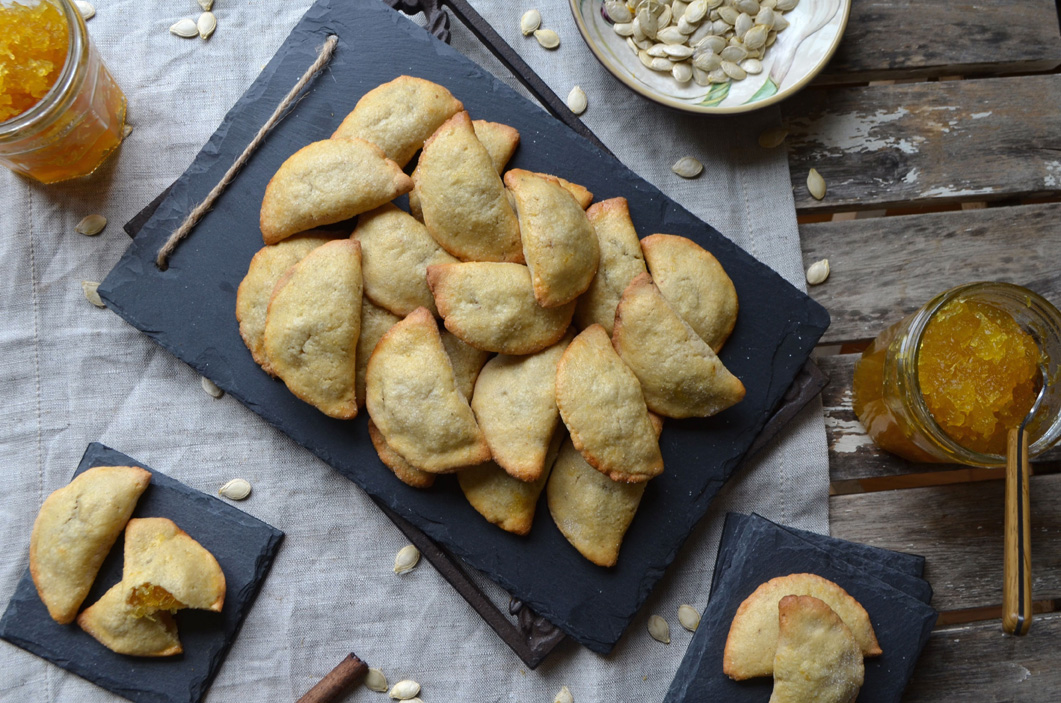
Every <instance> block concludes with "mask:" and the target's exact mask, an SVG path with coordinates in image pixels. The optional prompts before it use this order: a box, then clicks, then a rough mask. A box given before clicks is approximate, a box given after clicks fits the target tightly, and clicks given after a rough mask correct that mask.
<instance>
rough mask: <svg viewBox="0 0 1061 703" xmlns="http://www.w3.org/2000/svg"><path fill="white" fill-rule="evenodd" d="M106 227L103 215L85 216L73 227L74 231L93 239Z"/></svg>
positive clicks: (105, 219)
mask: <svg viewBox="0 0 1061 703" xmlns="http://www.w3.org/2000/svg"><path fill="white" fill-rule="evenodd" d="M106 226H107V218H106V217H104V216H103V215H86V216H85V217H83V218H81V221H80V222H78V223H77V226H76V227H74V231H75V232H77V233H78V234H83V235H85V236H86V237H95V236H96V235H97V234H99V233H100V232H102V231H103V228H104V227H106Z"/></svg>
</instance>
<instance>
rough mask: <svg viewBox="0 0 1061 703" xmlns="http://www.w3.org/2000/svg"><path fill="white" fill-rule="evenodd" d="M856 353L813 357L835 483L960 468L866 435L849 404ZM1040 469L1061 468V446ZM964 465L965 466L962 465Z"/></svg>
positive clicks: (1041, 462)
mask: <svg viewBox="0 0 1061 703" xmlns="http://www.w3.org/2000/svg"><path fill="white" fill-rule="evenodd" d="M858 359H859V355H858V354H838V355H833V356H822V357H819V358H817V359H815V363H817V364H818V367H819V368H820V369H821V370H822V372H823V373H825V375H826V376H828V377H829V385H827V386H826V387H825V390H823V391H822V406H823V410H824V412H825V433H826V437H827V438H828V442H829V475H830V479H831V480H832V481H834V482H837V481H851V480H863V479H868V478H882V477H888V476H908V475H912V474H923V473H935V472H939V471H948V470H952V469H956V468H959V467H957V466H956V465H954V464H917V463H914V462H910V461H906V460H905V459H901V458H899V457H897V456H895V455H893V454H889V453H888V452H886V451H884V450H882V449H880V448H879V447H877V445H875V444H874V443H873V440H872V439H870V438H869V435H867V434H866V431H865V429H863V427H862V424H861V423H860V422H859V421H858V417H857V416H856V415H855V411H854V409H853V408H852V407H851V401H852V397H851V381H852V378H853V376H854V371H855V364H856V363H857V361H858ZM1033 465H1034V466H1035V467H1036V470H1037V471H1039V472H1045V471H1057V470H1061V447H1055V448H1054V449H1051V450H1050V451H1049V452H1047V453H1046V454H1044V455H1043V456H1042V457H1040V458H1039V459H1037V460H1036V461H1035V462H1034V464H1033ZM963 468H964V467H963Z"/></svg>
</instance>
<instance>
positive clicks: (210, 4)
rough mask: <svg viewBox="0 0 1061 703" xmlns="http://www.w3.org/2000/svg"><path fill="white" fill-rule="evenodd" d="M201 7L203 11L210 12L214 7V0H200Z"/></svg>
mask: <svg viewBox="0 0 1061 703" xmlns="http://www.w3.org/2000/svg"><path fill="white" fill-rule="evenodd" d="M199 7H201V8H203V12H209V11H210V10H212V9H214V0H199Z"/></svg>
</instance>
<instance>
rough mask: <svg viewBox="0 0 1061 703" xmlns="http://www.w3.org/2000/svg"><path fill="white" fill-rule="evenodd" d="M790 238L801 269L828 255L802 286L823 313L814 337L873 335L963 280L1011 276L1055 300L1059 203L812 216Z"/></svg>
mask: <svg viewBox="0 0 1061 703" xmlns="http://www.w3.org/2000/svg"><path fill="white" fill-rule="evenodd" d="M1059 148H1061V143H1059ZM1058 159H1059V162H1061V152H1059V153H1058ZM1059 181H1061V176H1059ZM799 235H800V242H801V246H802V248H803V260H804V263H805V265H806V266H809V265H810V264H811V263H812V262H814V261H818V260H819V259H829V269H830V274H829V279H828V280H827V281H826V282H825V283H824V284H822V285H820V286H811V287H810V288H809V289H808V293H810V295H811V296H812V297H813V298H814V299H815V300H817V301H818V302H819V303H821V304H822V305H824V306H825V309H826V310H828V311H829V315H830V316H832V323H831V324H830V325H829V329H828V330H826V332H825V336H824V337H822V342H821V343H822V344H838V343H843V342H850V341H857V340H864V339H872V338H874V337H876V336H877V334H878V333H879V332H880V331H881V330H883V329H885V328H886V327H888V325H891V324H892V323H893V322H897V321H899V320H901V319H902V318H904V317H906V316H907V315H909V314H910V313H912V312H914V311H915V310H917V309H918V308H920V307H921V306H922V305H924V304H925V303H926V302H928V301H929V300H930V299H931V298H932V297H933V296H935V295H936V294H937V293H941V292H942V291H945V290H947V289H948V288H953V287H954V286H957V285H961V284H963V283H969V282H970V281H1008V282H1009V283H1017V284H1020V285H1023V286H1027V287H1028V288H1030V289H1032V290H1034V291H1035V292H1036V293H1038V294H1040V295H1042V296H1043V297H1045V298H1046V299H1047V300H1050V301H1051V302H1053V303H1054V304H1058V305H1061V266H1058V265H1057V252H1059V251H1061V203H1050V204H1046V205H1021V206H1012V207H995V208H987V209H979V210H963V211H955V212H941V213H931V214H926V215H905V216H901V217H883V218H873V219H865V220H853V221H847V222H820V223H815V224H807V225H802V226H801V227H800V228H799Z"/></svg>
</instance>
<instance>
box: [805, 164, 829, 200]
mask: <svg viewBox="0 0 1061 703" xmlns="http://www.w3.org/2000/svg"><path fill="white" fill-rule="evenodd" d="M807 190H808V191H810V194H811V197H812V198H814V199H815V200H821V199H822V198H824V197H825V179H824V178H822V174H820V173H818V169H815V168H812V169H811V170H810V172H808V173H807Z"/></svg>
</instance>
